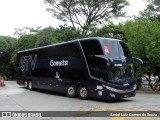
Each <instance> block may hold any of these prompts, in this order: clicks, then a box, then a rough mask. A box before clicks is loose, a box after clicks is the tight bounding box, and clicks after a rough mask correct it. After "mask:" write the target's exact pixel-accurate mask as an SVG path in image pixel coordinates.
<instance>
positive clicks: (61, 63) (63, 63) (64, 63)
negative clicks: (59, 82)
mask: <svg viewBox="0 0 160 120" xmlns="http://www.w3.org/2000/svg"><path fill="white" fill-rule="evenodd" d="M50 66H68V60H62V61H54V60H51V61H50Z"/></svg>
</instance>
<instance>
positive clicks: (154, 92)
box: [137, 90, 160, 94]
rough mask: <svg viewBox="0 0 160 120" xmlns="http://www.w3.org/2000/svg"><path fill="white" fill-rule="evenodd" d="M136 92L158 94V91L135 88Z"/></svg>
mask: <svg viewBox="0 0 160 120" xmlns="http://www.w3.org/2000/svg"><path fill="white" fill-rule="evenodd" d="M137 93H149V94H160V91H139V90H137Z"/></svg>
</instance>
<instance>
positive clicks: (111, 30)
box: [89, 22, 125, 40]
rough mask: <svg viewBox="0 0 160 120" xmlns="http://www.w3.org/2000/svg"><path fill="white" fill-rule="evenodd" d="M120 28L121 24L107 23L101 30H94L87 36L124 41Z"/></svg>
mask: <svg viewBox="0 0 160 120" xmlns="http://www.w3.org/2000/svg"><path fill="white" fill-rule="evenodd" d="M122 26H123V25H122V24H114V23H113V22H109V23H107V24H106V25H104V26H103V27H102V28H99V29H98V28H97V29H96V28H95V29H94V30H93V31H92V32H91V34H89V35H90V36H93V37H94V36H99V37H109V38H115V39H121V40H124V39H125V38H124V33H123V30H122Z"/></svg>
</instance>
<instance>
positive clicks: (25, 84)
mask: <svg viewBox="0 0 160 120" xmlns="http://www.w3.org/2000/svg"><path fill="white" fill-rule="evenodd" d="M28 87H29V86H28V81H27V80H26V81H25V82H24V88H26V89H28Z"/></svg>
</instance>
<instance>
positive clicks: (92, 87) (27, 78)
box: [17, 37, 143, 100]
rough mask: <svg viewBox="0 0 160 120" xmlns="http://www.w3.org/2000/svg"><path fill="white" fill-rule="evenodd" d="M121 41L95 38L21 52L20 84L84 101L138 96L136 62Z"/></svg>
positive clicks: (19, 65) (18, 66) (18, 60)
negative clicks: (135, 75) (135, 76)
mask: <svg viewBox="0 0 160 120" xmlns="http://www.w3.org/2000/svg"><path fill="white" fill-rule="evenodd" d="M134 60H136V61H139V62H140V63H143V62H142V60H141V59H139V58H135V57H132V56H131V53H130V52H129V50H128V47H127V45H126V44H125V43H124V42H123V41H122V40H118V39H111V38H101V37H91V38H82V39H77V40H71V41H68V42H63V43H58V44H53V45H48V46H43V47H38V48H33V49H28V50H24V51H19V52H18V53H17V83H18V84H20V85H23V86H24V87H25V88H27V89H30V90H33V89H34V88H38V89H45V90H51V91H56V92H62V93H65V94H66V95H67V96H68V97H79V98H80V99H88V98H89V97H92V98H98V99H99V98H100V99H105V100H112V99H121V98H128V97H133V96H135V95H136V83H135V80H134V67H133V61H134Z"/></svg>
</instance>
